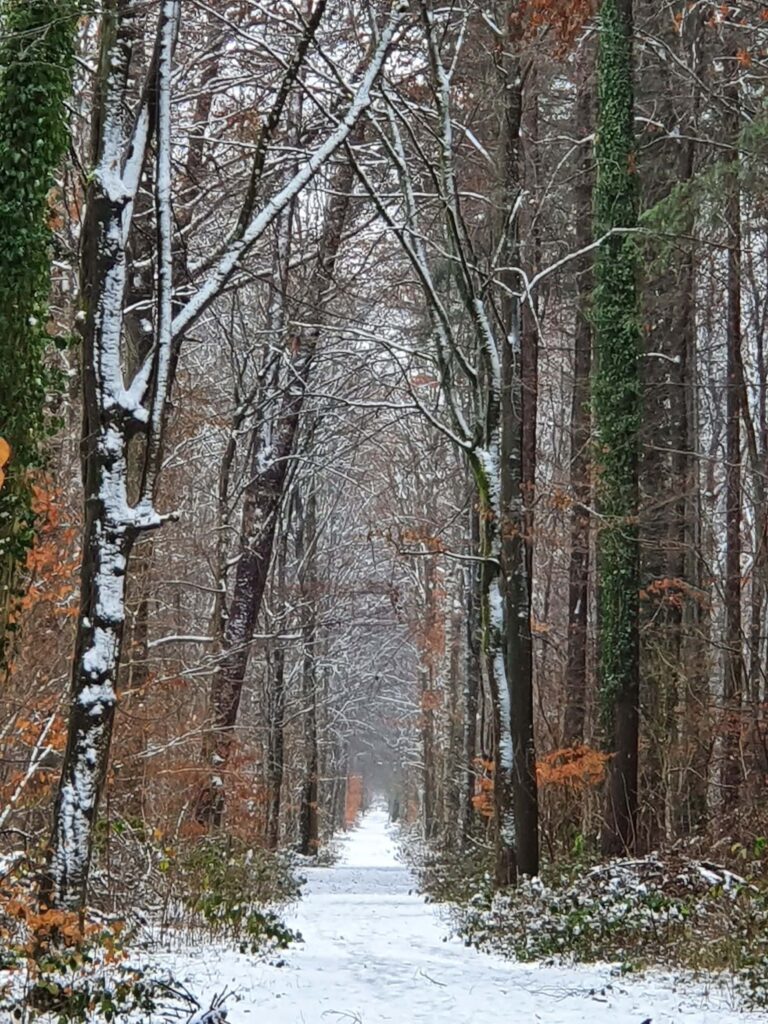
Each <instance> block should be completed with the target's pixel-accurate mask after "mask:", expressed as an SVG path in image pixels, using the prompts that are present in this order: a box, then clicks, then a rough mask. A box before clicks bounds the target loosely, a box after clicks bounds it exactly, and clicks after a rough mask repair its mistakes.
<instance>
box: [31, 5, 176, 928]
mask: <svg viewBox="0 0 768 1024" xmlns="http://www.w3.org/2000/svg"><path fill="white" fill-rule="evenodd" d="M179 17H180V6H179V3H178V0H176V2H173V0H164V3H163V5H162V9H161V13H160V20H159V23H158V37H157V39H158V45H157V48H156V71H157V90H158V98H157V128H156V132H157V155H156V160H157V167H158V182H162V185H160V184H159V185H158V188H157V192H156V199H157V228H158V284H157V338H156V345H155V349H154V354H153V361H152V367H153V373H152V374H151V379H153V382H154V390H153V391H152V394H151V399H150V401H151V404H150V406H149V408H144V407H143V406H141V404H140V402H139V403H137V398H139V399H142V398H144V392H139V391H137V392H135V393H134V392H133V391H131V392H129V391H127V390H126V389H125V385H124V381H123V373H122V366H121V359H120V353H121V346H120V342H121V333H122V325H123V294H124V291H125V284H126V249H125V246H126V240H127V238H128V237H129V233H130V225H131V217H132V212H133V197H135V195H136V191H137V188H138V183H139V176H140V172H141V168H142V165H143V153H144V144H145V143H146V131H147V124H148V117H149V115H148V113H147V112H146V110H144V111H143V113H142V114H140V115H139V118H138V119H137V121H136V125H137V126H138V130H137V128H136V127H135V128H134V129H133V130H132V132H131V131H130V130H129V128H128V125H127V114H126V96H127V90H128V82H129V77H130V70H131V56H132V49H133V45H134V41H135V32H136V29H137V26H136V21H135V11H134V9H133V4H132V3H131V2H130V0H118V2H116V3H115V4H113V5H112V6H111V8H110V10H109V12H108V13H107V14H106V15H105V20H104V28H103V38H102V53H101V62H100V69H99V77H98V82H99V90H100V94H99V97H98V99H99V118H98V120H97V125H96V129H95V141H94V149H95V150H96V167H95V171H94V174H93V176H92V180H91V184H90V188H89V193H88V204H87V215H86V223H85V226H84V231H83V238H84V251H83V256H82V268H83V293H84V297H85V300H86V308H87V310H88V312H87V316H86V321H85V325H84V345H83V387H84V411H85V416H84V434H83V447H84V456H83V461H84V485H85V526H84V536H83V563H82V569H81V591H80V610H79V616H78V623H77V633H76V641H75V653H74V661H73V671H72V684H71V705H70V708H71V709H70V719H69V726H68V742H67V748H66V751H65V755H64V764H63V767H62V775H61V780H60V783H59V788H58V792H57V798H56V806H55V809H54V823H53V834H52V838H51V843H50V852H49V861H48V870H47V872H46V877H45V878H44V880H43V884H42V887H41V897H42V899H43V901H44V902H45V903H47V904H49V905H53V906H57V907H64V908H68V909H73V910H79V909H81V908H82V907H83V905H84V903H85V897H86V886H87V881H88V872H89V867H90V859H91V851H92V845H93V827H94V824H95V818H96V812H97V810H98V805H99V799H100V797H101V793H102V790H103V787H104V781H105V778H106V773H107V764H108V758H109V747H110V742H111V738H112V728H113V722H114V715H115V704H116V686H117V673H118V668H119V665H120V655H121V648H122V641H123V631H124V625H125V579H126V570H127V565H128V559H129V556H130V553H131V550H132V548H133V545H134V543H135V541H136V538H137V537H138V536H139V534H140V533H142V532H143V531H145V530H149V529H153V528H156V527H158V526H159V525H161V523H162V517H160V516H159V515H158V514H157V513H156V511H155V509H154V505H153V499H154V491H155V483H156V477H157V472H158V469H159V451H160V443H161V432H162V426H163V423H164V418H165V406H166V400H167V395H168V386H169V383H168V376H167V373H168V366H169V362H170V359H171V349H172V335H171V322H172V307H171V291H170V285H171V273H172V251H171V232H172V222H171V208H170V146H171V142H170V110H171V100H170V85H171V72H172V61H173V47H174V42H175V38H176V30H177V26H178V21H179ZM142 126H143V127H142ZM116 164H117V166H116ZM116 180H117V181H118V182H119V186H120V187H116ZM141 433H143V434H144V435H145V437H146V441H145V445H144V452H145V458H144V469H143V473H142V479H141V486H140V489H139V494H138V496H137V500H136V501H135V502H134V503H133V504H131V501H130V499H129V493H128V448H129V445H130V443H131V440H132V439H133V438H134V437H135V436H136V435H137V434H141Z"/></svg>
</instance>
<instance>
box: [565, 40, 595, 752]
mask: <svg viewBox="0 0 768 1024" xmlns="http://www.w3.org/2000/svg"><path fill="white" fill-rule="evenodd" d="M582 45H583V49H582V53H581V54H580V56H579V65H578V81H577V90H578V92H577V99H576V136H577V138H578V139H579V140H580V141H581V147H582V148H581V160H580V166H579V178H578V183H577V185H576V187H575V189H574V200H575V204H576V209H575V211H574V219H575V224H576V237H575V242H576V249H577V250H581V249H586V247H587V246H588V245H589V244H590V242H591V241H592V225H591V212H592V188H593V174H592V162H593V147H592V145H591V144H590V145H588V144H587V143H586V141H584V140H586V139H588V138H589V137H590V136H591V135H592V134H593V132H594V120H595V118H594V93H593V90H592V88H591V87H590V82H591V70H592V66H593V61H592V60H591V59H589V57H590V56H591V52H592V51H591V48H588V47H587V43H584V44H582ZM592 262H593V259H592V254H591V253H585V254H584V255H583V256H581V257H579V259H578V260H577V261H576V265H575V267H574V271H575V274H576V324H575V331H574V338H573V392H572V397H571V427H570V442H571V445H570V452H571V458H570V483H571V495H572V499H573V507H572V510H571V536H570V552H569V565H568V650H567V655H566V669H565V671H566V704H565V720H564V723H563V743H564V744H565V746H567V747H570V746H576V745H578V744H580V743H582V742H583V740H584V722H585V717H586V705H587V640H588V621H589V561H590V558H589V554H590V552H589V545H590V507H591V504H592V482H591V458H590V432H591V427H592V424H591V413H590V407H589V400H590V375H591V373H592V325H591V323H590V304H591V297H592V289H593V275H592Z"/></svg>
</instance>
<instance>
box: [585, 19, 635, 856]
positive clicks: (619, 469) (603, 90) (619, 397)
mask: <svg viewBox="0 0 768 1024" xmlns="http://www.w3.org/2000/svg"><path fill="white" fill-rule="evenodd" d="M632 41H633V23H632V3H631V0H603V2H602V5H601V21H600V49H599V57H598V96H599V110H598V125H597V147H596V156H597V186H596V193H595V214H596V223H595V233H596V235H597V237H598V238H600V237H602V236H603V235H605V234H606V233H608V232H612V231H616V230H618V231H619V232H622V231H626V230H627V229H630V230H631V229H633V228H634V227H635V226H636V224H637V199H636V192H637V188H636V181H635V179H636V169H635V133H634V121H633V118H634V93H633V68H632ZM637 265H638V260H637V244H636V242H635V239H634V238H632V237H631V236H627V235H626V234H622V233H616V234H612V235H610V237H609V238H607V239H606V240H605V241H604V242H603V243H602V245H601V246H600V249H599V252H598V258H597V262H596V282H597V288H596V291H595V301H594V323H595V340H596V356H597V367H596V374H595V379H594V387H593V394H594V415H595V426H596V432H597V451H596V463H597V466H598V470H597V499H598V512H599V515H600V517H601V525H600V530H599V534H598V627H599V641H598V646H599V676H600V690H601V701H602V705H603V720H604V726H605V733H606V739H607V741H608V746H609V750H610V751H611V753H612V758H611V765H610V772H609V779H608V786H607V799H606V808H605V820H604V825H603V835H602V846H603V851H604V853H606V854H614V853H621V852H623V851H627V850H632V849H633V848H634V845H635V839H636V832H637V829H636V824H637V771H638V731H639V710H638V701H639V693H638V685H639V674H638V591H639V586H638V582H639V581H638V540H637V512H638V483H637V446H638V427H639V405H640V402H639V381H638V365H637V361H638V351H639V337H640V330H639V317H638V308H637V286H636V275H637Z"/></svg>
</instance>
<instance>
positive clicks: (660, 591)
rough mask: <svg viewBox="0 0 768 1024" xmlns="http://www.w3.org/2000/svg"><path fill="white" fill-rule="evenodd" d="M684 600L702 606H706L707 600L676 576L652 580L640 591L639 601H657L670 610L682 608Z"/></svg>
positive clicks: (702, 594) (703, 595)
mask: <svg viewBox="0 0 768 1024" xmlns="http://www.w3.org/2000/svg"><path fill="white" fill-rule="evenodd" d="M686 599H690V600H691V601H695V602H696V603H697V604H699V605H702V606H703V605H705V604H708V598H707V596H706V595H705V594H704V593H703V592H702V591H700V590H698V589H697V588H696V587H692V586H691V585H690V583H687V582H686V581H685V580H683V579H680V578H679V577H678V576H665V577H663V578H662V579H658V580H652V581H651V582H650V583H649V584H648V586H647V587H645V588H644V589H642V590H641V591H640V600H641V601H658V603H659V604H665V605H668V606H669V607H671V608H682V607H683V605H684V603H685V601H686Z"/></svg>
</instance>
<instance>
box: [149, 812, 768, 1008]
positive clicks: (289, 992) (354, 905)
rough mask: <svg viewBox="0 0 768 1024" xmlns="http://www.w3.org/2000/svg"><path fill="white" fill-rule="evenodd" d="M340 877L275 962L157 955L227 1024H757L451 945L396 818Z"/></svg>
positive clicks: (375, 819)
mask: <svg viewBox="0 0 768 1024" xmlns="http://www.w3.org/2000/svg"><path fill="white" fill-rule="evenodd" d="M339 847H340V852H341V855H340V857H339V859H338V862H337V863H336V864H334V865H333V866H331V867H312V868H308V869H307V871H306V875H307V879H308V881H307V884H306V886H305V888H304V895H303V898H302V900H301V901H300V902H299V903H298V904H297V905H296V906H295V908H293V909H292V910H291V911H290V912H289V915H288V919H287V923H288V924H289V925H290V926H291V927H293V928H296V929H298V930H299V931H300V932H301V934H302V937H303V942H302V943H297V944H296V945H294V946H293V947H292V948H291V949H290V950H288V952H286V953H280V954H275V955H273V956H271V957H269V958H267V960H266V961H264V962H254V960H253V958H249V957H247V956H241V955H239V954H237V953H234V952H228V951H226V950H222V949H211V948H208V949H200V950H197V951H194V952H193V951H190V952H189V953H184V954H179V953H178V952H177V953H174V954H156V955H155V957H154V961H155V966H157V967H163V968H169V969H170V970H171V971H173V973H174V975H175V976H176V977H177V978H178V979H179V980H181V981H182V982H184V984H185V985H186V986H188V988H189V990H190V991H191V992H193V993H194V994H195V995H196V996H197V997H198V998H199V999H200V1002H201V1003H202V1005H203V1006H207V1005H209V1003H210V1000H211V999H212V998H213V996H214V995H215V994H217V993H221V992H222V991H223V990H228V991H229V992H230V993H231V995H230V996H229V998H228V999H227V1007H228V1022H229V1024H247V1022H250V1021H253V1022H256V1021H263V1022H264V1024H384V1022H392V1024H426V1022H429V1024H469V1022H470V1021H475V1020H477V1019H478V1015H482V1018H483V1019H484V1020H499V1021H504V1022H505V1024H536V1022H539V1021H541V1022H542V1024H584V1022H588V1024H649V1022H652V1024H672V1022H675V1024H680V1022H683V1024H748V1022H749V1024H752V1022H757V1021H765V1020H766V1019H767V1018H766V1015H763V1014H747V1013H740V1012H739V1011H738V1010H736V1009H733V1008H732V1006H731V1001H730V999H729V994H728V992H727V991H723V990H722V989H717V990H712V991H710V992H709V993H707V992H706V991H705V989H704V988H703V987H702V986H699V985H695V984H692V983H681V982H677V981H675V979H674V978H673V977H672V976H671V975H662V974H658V973H651V974H648V975H645V976H642V977H633V976H628V977H627V976H625V977H615V976H614V975H613V974H612V970H611V967H610V965H589V966H574V967H566V966H543V965H538V964H521V963H514V962H509V961H506V960H503V959H502V958H500V957H498V956H495V955H492V954H487V953H481V952H478V951H477V950H475V949H472V948H468V947H467V946H465V945H464V944H463V943H462V942H461V941H460V940H458V939H454V938H451V937H450V934H449V926H448V925H447V923H446V922H445V921H444V920H442V919H441V911H440V908H439V907H435V906H430V905H428V904H426V903H425V902H424V900H423V899H422V898H421V897H420V896H419V895H418V894H417V893H416V891H415V889H414V885H415V882H414V879H413V876H412V875H411V872H410V871H409V870H408V868H407V867H405V866H403V864H402V863H401V862H400V861H399V860H398V855H397V845H396V834H395V833H394V832H393V830H392V829H391V827H390V825H389V822H388V818H387V814H386V811H385V810H383V809H380V808H374V809H373V810H371V811H370V812H368V813H367V814H366V815H365V816H364V817H363V819H362V821H361V822H360V824H359V826H358V828H356V829H354V830H353V831H351V832H350V833H348V834H347V835H346V836H344V837H343V838H342V839H341V841H340V843H339Z"/></svg>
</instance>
